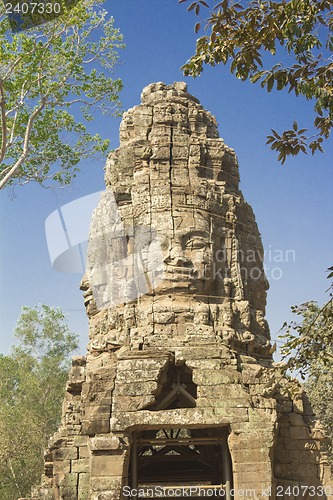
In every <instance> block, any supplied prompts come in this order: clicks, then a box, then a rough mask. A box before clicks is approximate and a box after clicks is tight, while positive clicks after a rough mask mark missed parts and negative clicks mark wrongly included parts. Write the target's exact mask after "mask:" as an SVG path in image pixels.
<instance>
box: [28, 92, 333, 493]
mask: <svg viewBox="0 0 333 500" xmlns="http://www.w3.org/2000/svg"><path fill="white" fill-rule="evenodd" d="M105 182H106V191H105V193H103V194H102V196H101V199H100V203H99V205H98V207H97V208H96V210H95V211H94V214H93V217H92V222H91V231H90V240H89V246H88V259H87V262H88V265H87V272H86V274H85V276H84V278H83V279H82V282H81V289H82V290H83V291H84V302H85V306H86V309H87V315H88V317H89V343H88V353H87V355H86V356H79V357H75V358H73V363H72V365H73V366H72V369H71V372H70V375H69V380H68V384H67V390H66V395H65V399H64V404H63V417H62V423H61V426H60V428H59V431H58V432H57V433H56V434H55V435H54V436H53V437H52V438H51V440H50V443H49V448H48V450H47V452H46V454H45V473H44V475H43V478H42V483H41V485H40V486H38V487H35V488H33V492H32V498H34V499H36V500H37V499H38V500H51V499H52V500H53V499H54V500H74V499H81V500H111V499H120V498H122V494H123V492H124V490H123V488H124V487H125V486H128V485H129V486H132V487H133V486H139V485H140V484H142V485H143V484H147V483H148V484H155V485H156V484H158V481H159V480H160V481H161V482H163V484H164V485H166V484H171V483H174V484H177V485H181V484H189V483H191V481H192V482H195V484H201V483H202V484H205V485H206V486H207V484H211V485H214V484H223V485H224V486H225V489H226V496H225V497H224V498H227V499H231V498H234V499H238V498H244V494H243V493H242V492H244V490H248V491H249V492H250V491H251V494H249V495H248V496H250V498H255V499H257V500H259V499H262V500H263V499H267V498H271V499H275V498H288V499H292V498H323V499H324V498H326V499H332V498H333V496H332V495H330V490H331V488H332V492H333V487H332V483H331V477H330V468H329V465H328V463H327V459H326V456H325V454H324V453H323V452H322V451H321V448H322V444H323V442H324V440H325V436H324V434H323V432H322V430H321V428H320V425H319V424H318V422H316V420H315V418H314V415H313V412H312V410H311V407H310V404H309V402H308V400H307V397H306V394H305V393H304V391H303V389H302V387H301V385H300V384H299V383H298V382H297V381H296V380H292V379H289V378H285V377H283V376H282V375H281V372H280V367H279V364H278V363H275V362H274V361H273V360H272V355H271V351H272V346H271V344H270V335H269V328H268V325H267V322H266V320H265V306H266V291H267V289H268V283H267V279H266V277H265V273H264V268H263V247H262V243H261V238H260V234H259V231H258V227H257V224H256V221H255V217H254V214H253V211H252V209H251V207H250V206H249V205H248V204H247V203H246V201H245V200H244V198H243V195H242V193H241V191H240V190H239V173H238V163H237V157H236V155H235V152H234V151H233V150H232V149H231V148H229V147H228V146H226V144H225V143H224V141H223V139H221V138H220V137H219V134H218V129H217V124H216V120H215V118H214V117H213V116H212V115H211V114H210V113H209V112H208V111H206V110H205V109H204V108H203V107H202V106H201V105H200V103H199V102H198V100H197V99H196V98H195V97H193V96H192V95H190V94H189V93H188V92H187V86H186V84H185V83H182V82H177V83H174V84H173V85H165V84H163V83H154V84H151V85H149V86H148V87H146V88H145V89H144V90H143V92H142V95H141V104H140V105H138V106H135V107H134V108H132V109H129V110H128V111H127V112H126V113H125V114H124V116H123V120H122V123H121V126H120V146H119V148H118V149H116V150H115V151H113V152H112V153H110V155H109V157H108V160H107V163H106V166H105ZM174 430H178V431H177V432H174ZM163 433H164V434H163ZM162 435H163V436H162ZM161 436H162V437H163V439H162V438H161ZM161 439H162V440H161ZM163 440H164V441H163ZM147 443H148V444H147ZM160 443H164V444H160ZM189 443H192V444H191V445H190V444H189ZM170 449H171V454H170ZM163 450H165V453H164V452H163ZM220 451H221V456H218V455H219V453H220ZM199 456H200V457H205V460H203V459H202V460H198V461H197V462H196V458H197V457H199ZM217 456H218V458H216V457H217ZM151 457H153V459H152V458H151ZM174 457H178V458H174ZM184 457H185V458H184ZM176 462H177V463H178V465H177V466H175V465H174V463H176ZM199 462H200V463H199ZM190 463H191V464H192V463H194V465H191V466H190V465H189V464H190ZM203 463H204V465H202V464H203ZM147 464H148V465H149V466H148V465H147ZM165 464H168V467H165ZM207 464H208V465H207ZM167 470H169V471H172V472H169V473H168V472H167ZM168 474H169V475H168ZM307 487H312V488H315V492H316V494H315V495H311V491H314V490H306V488H307ZM288 488H289V489H288ZM297 488H298V489H297ZM320 488H321V489H320ZM324 490H325V492H326V493H325V492H324V493H323V494H322V495H320V494H319V493H320V492H323V491H324ZM232 491H233V496H232ZM288 491H289V492H291V495H290V494H289V493H288ZM302 491H303V492H305V493H304V494H301V493H299V492H302ZM281 492H282V494H280V495H279V493H281ZM316 495H317V496H316ZM222 498H223V497H222Z"/></svg>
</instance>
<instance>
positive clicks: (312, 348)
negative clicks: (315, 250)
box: [280, 267, 333, 470]
mask: <svg viewBox="0 0 333 500" xmlns="http://www.w3.org/2000/svg"><path fill="white" fill-rule="evenodd" d="M329 271H330V272H329V275H328V278H330V279H331V278H333V267H330V268H329ZM328 291H329V294H330V299H329V300H328V301H327V302H326V304H324V306H323V307H319V306H318V304H317V303H316V302H307V303H305V304H302V305H301V306H293V307H292V311H293V313H294V314H295V315H296V316H298V317H299V319H301V321H292V322H291V323H289V324H287V323H285V324H284V325H283V328H284V330H285V333H284V334H283V335H281V336H280V337H281V338H282V339H283V340H284V345H283V347H282V348H281V352H282V355H283V357H284V359H286V360H287V363H286V366H285V367H284V368H283V369H282V370H283V371H286V370H287V369H291V370H298V372H299V374H300V375H301V377H302V378H303V380H304V379H305V378H306V383H305V388H306V391H307V393H308V396H309V399H310V401H311V404H312V407H313V409H314V411H315V414H316V416H317V417H318V418H319V419H320V421H321V423H322V424H323V425H324V427H325V430H326V435H327V437H328V438H329V440H328V442H327V443H326V451H327V452H328V457H329V460H330V463H331V466H332V470H333V447H332V443H333V418H332V415H333V293H332V292H333V284H332V285H331V286H330V288H329V290H328Z"/></svg>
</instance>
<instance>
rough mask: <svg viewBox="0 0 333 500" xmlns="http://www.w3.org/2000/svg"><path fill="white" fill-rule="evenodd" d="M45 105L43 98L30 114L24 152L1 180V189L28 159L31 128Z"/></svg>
mask: <svg viewBox="0 0 333 500" xmlns="http://www.w3.org/2000/svg"><path fill="white" fill-rule="evenodd" d="M44 106H45V99H42V101H41V103H40V105H39V106H38V108H36V109H35V110H34V111H33V113H32V114H31V115H30V118H29V120H28V124H27V128H26V131H25V136H24V145H23V151H22V154H21V156H20V157H19V159H18V160H17V162H16V163H15V165H13V166H12V168H11V169H10V170H9V172H8V173H7V174H6V175H5V177H4V178H3V179H2V180H1V181H0V189H2V188H4V187H5V185H6V184H7V182H8V181H9V180H10V179H11V178H12V177H13V175H14V174H15V172H16V171H17V170H18V169H19V168H20V166H21V165H22V163H24V161H25V160H26V158H27V155H28V150H29V139H30V135H31V130H32V126H33V122H34V121H35V119H36V118H37V116H38V115H39V113H40V112H41V110H42V109H43V108H44Z"/></svg>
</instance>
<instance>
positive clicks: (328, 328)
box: [280, 297, 333, 380]
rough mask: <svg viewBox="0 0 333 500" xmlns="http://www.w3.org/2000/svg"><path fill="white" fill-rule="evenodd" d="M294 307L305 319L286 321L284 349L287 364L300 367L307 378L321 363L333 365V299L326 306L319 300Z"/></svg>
mask: <svg viewBox="0 0 333 500" xmlns="http://www.w3.org/2000/svg"><path fill="white" fill-rule="evenodd" d="M291 310H292V312H293V313H294V314H295V315H296V316H299V317H300V318H301V322H298V321H291V322H290V323H289V324H287V323H285V324H284V325H283V329H284V332H285V333H284V334H283V335H280V338H281V339H283V341H284V345H283V346H282V348H281V352H282V356H283V358H284V359H286V358H288V362H287V367H288V368H289V369H290V370H297V371H298V372H299V374H300V375H301V377H302V378H303V380H304V379H305V377H306V375H308V374H309V373H311V370H312V367H313V366H314V365H315V364H317V363H318V364H319V365H320V366H323V367H328V366H330V367H332V366H333V321H332V320H333V299H332V297H331V298H330V300H329V301H328V302H327V303H326V304H325V305H324V306H323V307H319V306H318V304H317V303H316V302H306V303H304V304H302V305H300V306H292V308H291Z"/></svg>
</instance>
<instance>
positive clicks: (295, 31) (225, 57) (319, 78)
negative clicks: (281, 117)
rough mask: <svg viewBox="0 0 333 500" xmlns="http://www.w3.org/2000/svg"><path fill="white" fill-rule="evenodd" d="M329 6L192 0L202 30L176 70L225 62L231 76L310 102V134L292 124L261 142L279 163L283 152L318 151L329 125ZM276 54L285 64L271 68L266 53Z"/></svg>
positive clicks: (196, 70) (332, 37) (332, 44)
mask: <svg viewBox="0 0 333 500" xmlns="http://www.w3.org/2000/svg"><path fill="white" fill-rule="evenodd" d="M183 2H187V0H179V3H183ZM202 8H206V9H209V11H210V13H209V15H208V18H206V19H202V18H201V17H200V13H201V12H202ZM332 9H333V4H332V2H331V1H330V0H282V1H271V0H253V1H249V2H233V1H229V0H223V1H217V0H214V2H213V1H212V0H210V1H204V0H196V1H194V2H192V3H191V4H190V6H189V7H188V10H189V11H194V12H195V14H196V16H198V18H199V19H200V22H197V23H196V25H195V32H199V31H200V29H202V27H204V29H205V30H206V32H207V34H206V35H204V36H201V37H200V38H199V39H198V40H197V44H196V53H195V54H194V55H193V56H192V57H191V59H190V60H189V61H187V63H186V64H185V65H184V66H183V67H182V70H183V71H184V73H185V75H192V76H194V77H195V76H198V75H200V74H201V73H202V71H203V66H204V64H209V65H211V66H215V65H217V64H224V65H226V64H227V63H230V71H231V73H233V74H235V75H236V77H237V78H239V79H240V80H250V81H251V82H252V83H255V82H260V85H261V87H262V88H264V89H266V90H267V92H271V91H272V89H273V88H275V89H276V90H283V89H287V90H288V92H293V93H294V94H295V95H296V96H303V97H305V98H306V99H307V100H314V102H315V105H314V111H315V114H316V116H315V119H314V133H313V134H312V135H307V136H306V135H304V133H305V132H307V129H306V128H303V129H301V130H298V125H297V123H294V125H293V128H292V129H290V130H286V131H284V132H283V133H282V134H279V133H278V132H276V131H275V130H272V133H273V135H271V136H268V140H267V143H268V144H271V147H272V149H275V150H277V151H278V152H279V160H280V161H281V162H282V163H284V161H285V159H286V157H287V155H296V154H298V153H299V152H303V153H308V152H309V151H311V153H312V154H314V153H315V152H316V151H323V147H322V143H323V141H324V139H328V137H329V135H330V131H331V128H332V126H333V83H332V81H333V61H332V57H331V54H332V52H333V15H332ZM277 55H279V57H280V56H281V57H282V58H283V60H287V63H286V64H285V63H278V64H273V65H272V66H271V65H270V61H271V56H273V57H277ZM289 61H290V64H289ZM270 66H271V67H270Z"/></svg>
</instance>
